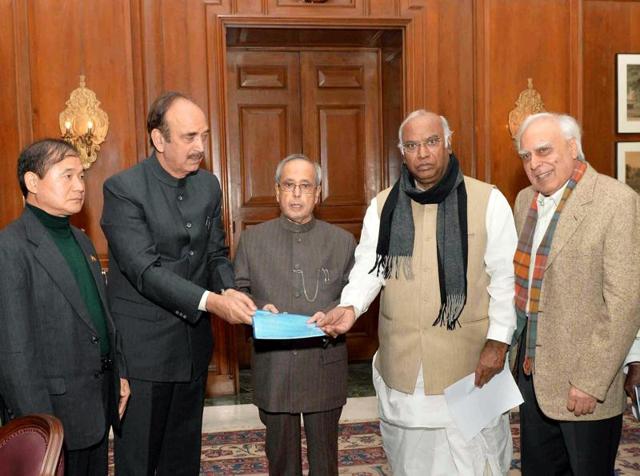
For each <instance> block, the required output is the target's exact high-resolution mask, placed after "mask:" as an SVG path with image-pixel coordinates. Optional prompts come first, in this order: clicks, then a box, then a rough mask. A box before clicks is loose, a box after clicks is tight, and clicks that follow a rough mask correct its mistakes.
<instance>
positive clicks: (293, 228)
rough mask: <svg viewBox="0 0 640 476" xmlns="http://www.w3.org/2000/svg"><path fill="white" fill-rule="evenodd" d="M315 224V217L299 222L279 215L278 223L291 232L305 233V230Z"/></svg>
mask: <svg viewBox="0 0 640 476" xmlns="http://www.w3.org/2000/svg"><path fill="white" fill-rule="evenodd" d="M315 224H316V219H315V217H311V220H309V221H308V222H307V223H303V224H299V223H294V222H292V221H291V220H289V219H288V218H287V217H285V216H284V215H280V225H281V226H282V228H284V229H285V230H287V231H290V232H292V233H306V232H307V231H309V230H311V229H312V228H313V226H314V225H315Z"/></svg>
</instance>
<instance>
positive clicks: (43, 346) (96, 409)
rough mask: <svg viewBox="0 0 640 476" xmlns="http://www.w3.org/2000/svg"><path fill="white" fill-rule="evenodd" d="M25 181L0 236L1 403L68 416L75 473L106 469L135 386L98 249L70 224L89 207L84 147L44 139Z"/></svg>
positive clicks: (21, 163)
mask: <svg viewBox="0 0 640 476" xmlns="http://www.w3.org/2000/svg"><path fill="white" fill-rule="evenodd" d="M18 179H19V181H20V188H21V189H22V193H23V195H24V197H25V201H26V207H25V210H24V212H23V213H22V215H21V216H20V217H19V218H18V219H17V220H16V221H14V222H12V223H10V224H9V225H8V226H7V227H6V228H5V229H4V230H2V231H1V232H0V269H2V272H1V273H0V399H1V400H3V401H4V405H5V406H6V408H5V409H4V410H5V414H6V416H8V417H9V418H13V417H18V416H22V415H26V414H30V413H48V414H53V415H55V416H56V417H58V418H59V419H60V420H61V421H62V424H63V426H64V433H65V435H64V441H65V451H66V453H65V454H66V458H65V467H66V474H67V475H106V474H107V446H108V436H109V426H110V425H111V424H113V425H114V426H115V427H117V426H118V424H119V417H121V416H122V415H123V413H124V409H125V406H126V403H127V400H128V397H129V385H128V382H127V380H125V379H123V378H117V377H116V375H118V374H121V375H126V369H125V366H124V362H123V360H122V359H121V358H120V355H119V352H118V349H117V346H116V332H115V329H114V325H113V321H112V319H111V316H110V314H109V310H108V307H107V302H106V292H105V286H104V281H103V279H102V276H101V268H100V263H99V261H98V259H97V257H96V251H95V249H94V247H93V245H92V243H91V241H90V240H89V238H88V237H87V236H86V235H85V234H84V233H83V232H82V231H80V230H79V229H78V228H76V227H74V226H71V225H70V224H69V217H70V216H71V215H74V214H76V213H78V212H79V211H80V210H81V208H82V205H83V203H84V192H85V185H84V169H83V167H82V164H81V162H80V158H79V154H78V151H77V150H76V149H75V148H74V147H73V146H71V145H69V144H68V143H66V142H64V141H62V140H57V139H45V140H41V141H38V142H36V143H34V144H32V145H30V146H29V147H27V148H26V149H25V150H24V151H23V152H22V153H21V154H20V157H19V159H18ZM116 364H117V365H116ZM116 405H117V409H116Z"/></svg>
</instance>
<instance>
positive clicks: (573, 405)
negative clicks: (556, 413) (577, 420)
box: [567, 385, 596, 416]
mask: <svg viewBox="0 0 640 476" xmlns="http://www.w3.org/2000/svg"><path fill="white" fill-rule="evenodd" d="M595 409H596V397H592V396H591V395H589V394H588V393H586V392H583V391H582V390H580V389H579V388H576V387H574V386H573V385H571V388H570V389H569V396H568V397H567V410H569V411H570V412H573V414H574V415H575V416H582V415H587V414H589V413H593V411H594V410H595Z"/></svg>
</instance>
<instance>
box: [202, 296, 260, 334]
mask: <svg viewBox="0 0 640 476" xmlns="http://www.w3.org/2000/svg"><path fill="white" fill-rule="evenodd" d="M256 309H257V308H256V305H255V304H254V303H253V301H252V300H251V298H250V297H249V296H247V295H246V294H244V293H241V292H240V291H236V290H235V289H226V290H225V291H224V292H223V293H222V294H215V293H209V296H208V298H207V311H208V312H211V313H213V314H216V315H217V316H220V317H221V318H222V319H224V320H225V321H227V322H228V323H229V324H248V325H251V324H252V322H253V314H254V313H255V312H256Z"/></svg>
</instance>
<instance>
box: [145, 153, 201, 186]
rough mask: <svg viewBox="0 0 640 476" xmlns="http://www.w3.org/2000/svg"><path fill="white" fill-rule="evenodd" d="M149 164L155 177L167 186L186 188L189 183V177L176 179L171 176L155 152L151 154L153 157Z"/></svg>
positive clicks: (150, 158)
mask: <svg viewBox="0 0 640 476" xmlns="http://www.w3.org/2000/svg"><path fill="white" fill-rule="evenodd" d="M148 163H149V166H150V167H151V170H152V171H153V175H155V176H156V178H157V179H158V180H160V181H161V182H163V183H165V184H167V185H170V186H172V187H184V185H185V184H186V183H187V177H188V176H187V177H183V178H176V177H174V176H173V175H171V174H170V173H169V172H167V171H166V170H165V169H164V168H163V167H162V165H161V164H160V161H159V160H158V157H156V153H155V152H153V153H152V154H151V157H149V160H148ZM194 173H197V172H194Z"/></svg>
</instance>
